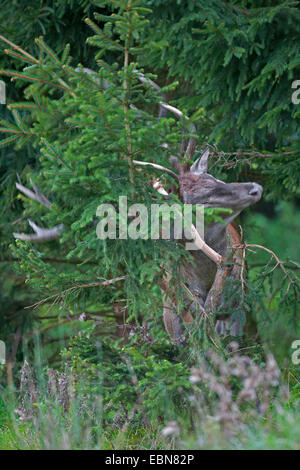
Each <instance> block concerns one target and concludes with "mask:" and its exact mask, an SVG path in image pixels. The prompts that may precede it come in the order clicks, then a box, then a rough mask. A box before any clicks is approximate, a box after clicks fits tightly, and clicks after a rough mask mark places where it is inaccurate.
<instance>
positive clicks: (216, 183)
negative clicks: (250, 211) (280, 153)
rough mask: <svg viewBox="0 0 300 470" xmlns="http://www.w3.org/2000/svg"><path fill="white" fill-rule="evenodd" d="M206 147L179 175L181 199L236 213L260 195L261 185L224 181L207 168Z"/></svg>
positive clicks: (207, 154) (207, 150) (256, 199)
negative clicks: (186, 169)
mask: <svg viewBox="0 0 300 470" xmlns="http://www.w3.org/2000/svg"><path fill="white" fill-rule="evenodd" d="M208 159H209V149H208V148H207V149H206V150H205V151H204V152H203V153H202V155H201V156H200V157H199V158H198V159H197V160H196V161H195V163H194V164H193V165H192V166H191V168H190V170H189V171H188V172H184V173H182V174H181V175H180V177H179V182H180V190H181V194H182V198H183V202H184V203H186V204H203V205H204V206H205V207H216V208H217V207H222V208H226V209H232V210H233V211H234V213H235V215H237V214H238V213H239V212H240V211H241V210H242V209H244V208H245V207H248V206H251V205H252V204H255V203H256V202H257V201H259V199H260V198H261V195H262V191H263V188H262V187H261V186H260V185H259V184H257V183H224V182H223V181H220V180H218V179H216V178H214V177H213V176H212V175H210V174H209V173H208V172H207V169H208Z"/></svg>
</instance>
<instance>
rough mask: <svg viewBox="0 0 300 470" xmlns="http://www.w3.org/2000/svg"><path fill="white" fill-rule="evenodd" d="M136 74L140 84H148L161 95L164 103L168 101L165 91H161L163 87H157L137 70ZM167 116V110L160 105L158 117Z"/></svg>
mask: <svg viewBox="0 0 300 470" xmlns="http://www.w3.org/2000/svg"><path fill="white" fill-rule="evenodd" d="M135 72H136V74H137V77H138V79H139V81H140V82H142V83H146V84H147V85H150V86H151V87H152V88H154V90H156V91H158V92H159V93H160V96H161V99H162V101H163V102H165V101H167V97H166V95H165V94H164V92H163V91H161V87H160V86H159V85H157V83H155V82H154V81H153V80H151V79H150V78H146V77H145V75H144V74H143V73H142V72H138V71H136V70H135ZM166 115H167V111H166V109H165V108H164V106H162V103H159V114H158V117H166Z"/></svg>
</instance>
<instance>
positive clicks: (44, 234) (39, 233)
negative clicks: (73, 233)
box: [13, 219, 64, 242]
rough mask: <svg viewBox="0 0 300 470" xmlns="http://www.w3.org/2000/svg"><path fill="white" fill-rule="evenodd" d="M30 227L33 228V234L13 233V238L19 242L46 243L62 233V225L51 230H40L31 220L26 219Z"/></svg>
mask: <svg viewBox="0 0 300 470" xmlns="http://www.w3.org/2000/svg"><path fill="white" fill-rule="evenodd" d="M28 223H29V225H30V227H32V228H33V230H34V232H35V233H32V234H27V233H13V236H14V237H15V238H18V239H19V240H25V241H31V242H47V241H49V240H55V239H56V238H59V237H60V235H61V234H62V232H63V228H64V226H63V224H59V225H56V226H55V227H53V228H41V227H38V226H37V225H36V224H35V223H34V222H32V220H29V219H28Z"/></svg>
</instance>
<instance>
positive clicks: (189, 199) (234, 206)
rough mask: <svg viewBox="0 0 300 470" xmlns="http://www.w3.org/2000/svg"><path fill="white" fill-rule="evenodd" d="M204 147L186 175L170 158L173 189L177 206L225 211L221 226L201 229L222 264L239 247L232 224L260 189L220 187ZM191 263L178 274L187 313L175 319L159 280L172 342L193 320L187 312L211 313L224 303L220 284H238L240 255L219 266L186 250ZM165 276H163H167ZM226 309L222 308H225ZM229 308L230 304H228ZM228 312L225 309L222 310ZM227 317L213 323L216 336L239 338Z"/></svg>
mask: <svg viewBox="0 0 300 470" xmlns="http://www.w3.org/2000/svg"><path fill="white" fill-rule="evenodd" d="M208 159H209V149H208V148H207V149H206V150H205V151H204V152H203V153H202V155H201V156H200V157H199V158H198V159H197V160H196V161H195V163H194V164H193V165H192V166H191V167H190V169H189V170H188V171H185V170H184V169H183V168H182V167H181V166H180V165H179V163H178V160H177V159H176V158H175V157H173V158H172V162H173V164H174V166H175V167H176V168H177V169H179V170H180V174H179V186H180V195H181V199H182V202H184V203H186V204H193V205H197V204H201V205H203V206H204V207H206V208H209V207H212V208H226V209H231V213H230V215H228V214H226V215H223V216H222V218H223V220H222V222H211V223H209V224H208V225H207V226H205V232H204V234H205V243H206V244H207V245H208V246H209V247H210V248H211V249H213V250H214V251H215V252H216V253H218V254H219V255H221V256H222V258H223V259H224V260H226V259H228V257H229V256H230V252H231V251H232V246H233V245H236V246H238V245H240V244H241V240H240V237H239V234H238V232H237V230H236V229H235V228H234V226H233V224H232V222H233V220H234V219H235V218H236V217H237V216H238V215H239V213H240V212H241V211H242V210H243V209H245V208H246V207H248V206H250V205H252V204H255V203H256V202H257V201H258V200H259V199H260V198H261V195H262V191H263V188H262V187H261V186H260V185H259V184H257V183H224V182H223V181H220V180H218V179H216V178H214V177H213V176H212V175H210V174H209V173H208ZM191 255H192V257H193V261H194V263H190V262H188V263H184V264H183V266H182V267H181V276H182V279H183V280H184V284H185V286H186V287H187V288H188V290H189V292H190V294H191V295H192V298H193V302H190V305H189V307H188V311H185V312H184V313H183V314H182V315H181V316H180V315H178V307H177V305H176V301H175V300H174V297H173V296H172V294H171V293H170V290H169V288H168V281H169V279H165V281H164V286H163V287H164V292H165V293H164V312H163V317H164V323H165V327H166V329H167V331H168V333H169V334H170V336H171V337H172V339H173V340H174V341H175V342H181V340H182V335H183V332H184V325H183V323H184V322H186V323H191V322H192V321H193V317H192V315H191V314H192V313H193V312H196V311H197V307H198V309H199V308H200V310H203V311H204V312H206V313H209V314H212V313H215V312H216V311H217V309H219V308H220V306H222V302H224V295H223V290H224V285H225V282H228V281H230V280H231V281H233V280H239V281H240V278H241V270H242V268H243V263H242V259H241V252H240V251H239V250H235V251H234V252H233V253H232V259H231V264H229V265H226V264H224V263H220V264H219V267H218V266H217V264H216V262H215V261H213V260H212V259H210V257H208V256H207V254H205V253H204V252H203V251H201V250H195V251H191ZM169 276H170V275H168V276H167V277H169ZM225 307H226V306H225ZM229 308H230V306H229ZM225 310H227V311H228V306H227V308H226V309H225ZM230 317H231V316H230V315H228V316H227V317H225V318H224V319H223V318H222V319H219V320H217V321H216V325H215V330H216V333H217V334H218V335H226V334H228V333H229V334H230V335H232V336H238V335H239V334H240V330H241V328H240V326H241V325H240V320H236V321H232V319H231V318H230Z"/></svg>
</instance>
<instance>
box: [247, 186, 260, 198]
mask: <svg viewBox="0 0 300 470" xmlns="http://www.w3.org/2000/svg"><path fill="white" fill-rule="evenodd" d="M259 194H260V186H259V185H258V184H256V183H253V185H252V189H250V191H249V196H259Z"/></svg>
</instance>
